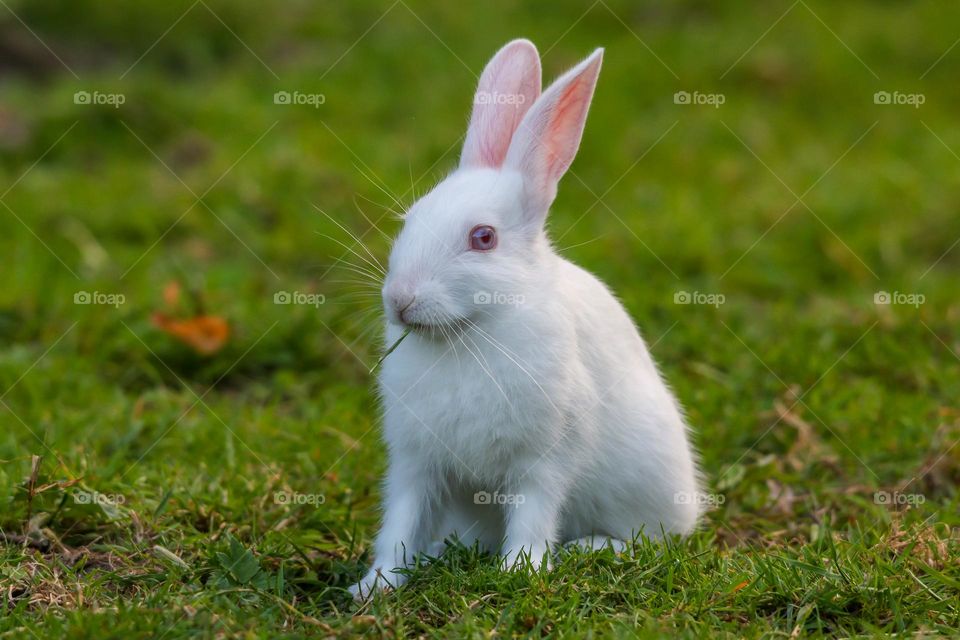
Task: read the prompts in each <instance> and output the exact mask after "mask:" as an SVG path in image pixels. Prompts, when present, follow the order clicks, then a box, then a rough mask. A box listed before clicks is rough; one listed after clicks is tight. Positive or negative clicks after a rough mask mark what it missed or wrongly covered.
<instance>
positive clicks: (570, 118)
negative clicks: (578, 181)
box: [543, 73, 596, 181]
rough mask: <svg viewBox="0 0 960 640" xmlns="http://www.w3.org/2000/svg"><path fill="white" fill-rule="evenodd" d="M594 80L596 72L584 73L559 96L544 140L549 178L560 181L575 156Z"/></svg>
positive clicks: (591, 95)
mask: <svg viewBox="0 0 960 640" xmlns="http://www.w3.org/2000/svg"><path fill="white" fill-rule="evenodd" d="M595 83H596V75H595V74H593V73H583V74H581V75H580V76H579V77H577V78H576V79H575V80H574V81H573V82H571V83H570V86H568V87H566V88H565V89H564V90H563V93H561V94H560V96H559V97H558V98H557V102H556V106H555V107H554V109H553V112H552V113H551V114H550V124H548V125H547V131H546V132H545V135H544V139H543V145H544V152H545V155H546V158H545V160H546V167H545V168H546V172H547V175H546V177H547V179H548V180H551V181H556V180H559V179H560V178H561V177H562V176H563V174H564V172H566V170H567V168H568V167H569V166H570V164H571V163H572V162H573V158H574V156H576V153H577V149H578V148H579V147H580V138H581V136H582V135H583V127H584V124H585V123H586V119H587V109H589V108H590V100H591V98H592V97H593V87H594V84H595Z"/></svg>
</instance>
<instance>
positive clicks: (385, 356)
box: [370, 329, 413, 373]
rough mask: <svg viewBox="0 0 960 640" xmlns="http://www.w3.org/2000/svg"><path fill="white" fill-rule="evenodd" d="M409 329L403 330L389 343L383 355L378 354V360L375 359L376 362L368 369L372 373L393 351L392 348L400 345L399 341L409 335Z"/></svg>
mask: <svg viewBox="0 0 960 640" xmlns="http://www.w3.org/2000/svg"><path fill="white" fill-rule="evenodd" d="M411 331H413V329H407V330H406V331H404V332H403V335H402V336H400V337H399V338H397V341H396V342H394V343H393V344H392V345H390V348H389V349H387V350H386V351H384V352H383V355H382V356H380V359H379V360H377V364H375V365H373V368H372V369H370V373H373V372H374V371H376V370H377V369H379V368H380V365H381V364H383V361H384V360H386V359H387V356H388V355H390V354H391V353H393V350H394V349H396V348H397V347H399V346H400V343H401V342H403V339H404V338H406V337H407V336H408V335H410V332H411Z"/></svg>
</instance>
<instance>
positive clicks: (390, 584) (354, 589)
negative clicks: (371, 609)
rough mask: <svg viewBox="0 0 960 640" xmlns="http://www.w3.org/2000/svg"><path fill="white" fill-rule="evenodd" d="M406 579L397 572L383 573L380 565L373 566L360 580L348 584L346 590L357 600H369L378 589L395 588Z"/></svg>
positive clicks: (387, 589) (388, 589)
mask: <svg viewBox="0 0 960 640" xmlns="http://www.w3.org/2000/svg"><path fill="white" fill-rule="evenodd" d="M406 581H407V578H406V576H403V575H401V574H398V573H384V571H383V569H382V568H380V567H374V568H373V569H370V571H369V572H368V573H367V575H365V576H364V577H363V579H362V580H360V582H358V583H356V584H354V585H352V586H350V587H349V588H348V589H347V590H348V591H349V592H350V595H352V596H353V599H354V600H356V601H357V602H365V601H367V600H369V599H370V598H371V597H372V596H373V594H374V593H376V592H378V591H390V590H392V589H396V588H397V587H399V586H400V585H402V584H403V583H404V582H406Z"/></svg>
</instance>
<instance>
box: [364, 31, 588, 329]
mask: <svg viewBox="0 0 960 640" xmlns="http://www.w3.org/2000/svg"><path fill="white" fill-rule="evenodd" d="M602 57H603V50H602V49H597V50H596V51H595V52H594V53H593V54H592V55H590V57H588V58H587V59H586V60H584V61H583V62H581V63H580V64H579V65H577V66H576V67H574V68H573V69H571V70H570V71H568V72H567V73H565V74H564V75H562V76H561V77H560V78H559V79H557V81H556V82H554V83H553V85H551V86H550V88H549V89H547V91H546V92H544V93H543V95H542V96H541V95H540V59H539V56H538V54H537V50H536V48H535V47H534V46H533V44H532V43H531V42H530V41H528V40H514V41H513V42H510V43H509V44H507V45H506V46H505V47H504V48H503V49H501V50H500V51H499V52H497V54H496V55H495V56H494V57H493V59H492V60H491V61H490V62H489V63H488V64H487V67H486V69H484V71H483V75H482V76H481V77H480V84H479V87H478V89H477V93H476V94H475V96H474V106H473V114H472V116H471V118H470V125H469V128H468V130H467V135H466V140H465V142H464V145H463V152H462V154H461V157H460V165H459V167H458V168H457V169H456V170H455V171H454V172H453V173H452V174H450V175H449V176H448V177H447V178H446V179H444V180H443V181H442V182H441V183H440V184H438V185H437V186H436V187H435V188H434V189H433V190H432V191H430V192H429V193H428V194H427V195H425V196H424V197H422V198H421V199H420V200H418V201H417V202H415V203H414V204H413V205H412V206H411V207H410V209H409V211H407V213H406V215H405V217H404V226H403V229H402V231H401V232H400V235H399V236H398V237H397V239H396V242H395V243H394V246H393V250H392V251H391V254H390V261H389V269H388V274H387V278H386V281H385V283H384V288H383V299H384V306H385V308H386V312H387V318H388V320H389V321H390V322H392V323H394V324H398V325H404V326H407V327H411V328H413V329H415V330H418V331H421V332H423V333H431V332H432V331H433V330H444V329H445V328H446V327H454V328H455V327H456V326H457V325H459V324H460V323H463V322H467V321H474V322H482V321H483V319H484V316H487V315H490V314H497V313H503V312H509V310H511V309H514V308H515V305H511V304H496V303H497V302H507V303H509V302H511V301H512V300H513V301H515V300H522V299H523V298H524V297H528V296H527V293H528V292H529V290H530V288H531V287H535V286H536V283H537V282H538V278H539V277H542V271H543V270H544V269H545V268H547V267H548V266H549V264H550V263H549V259H550V257H551V256H552V255H553V253H552V249H551V248H550V245H549V243H548V242H547V240H546V237H545V234H544V230H543V228H544V220H545V219H546V215H547V210H548V209H549V207H550V204H551V203H552V202H553V199H554V197H555V196H556V192H557V182H558V181H559V180H560V178H561V177H562V176H563V174H564V173H565V172H566V170H567V168H568V167H569V166H570V163H571V162H572V161H573V158H574V155H575V154H576V151H577V148H578V147H579V145H580V137H581V135H582V133H583V127H584V123H585V121H586V117H587V110H588V108H589V106H590V100H591V98H592V97H593V90H594V87H595V85H596V81H597V75H598V74H599V72H600V62H601V59H602Z"/></svg>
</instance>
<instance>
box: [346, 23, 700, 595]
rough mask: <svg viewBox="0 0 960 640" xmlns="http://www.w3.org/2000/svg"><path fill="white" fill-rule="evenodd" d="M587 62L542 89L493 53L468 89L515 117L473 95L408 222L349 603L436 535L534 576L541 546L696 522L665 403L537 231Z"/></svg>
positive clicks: (676, 414) (391, 277)
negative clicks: (530, 569)
mask: <svg viewBox="0 0 960 640" xmlns="http://www.w3.org/2000/svg"><path fill="white" fill-rule="evenodd" d="M600 57H601V51H597V52H595V53H594V55H592V56H591V57H590V58H588V59H587V60H586V61H584V62H583V63H581V64H580V65H579V66H578V67H576V68H575V69H573V70H571V71H570V72H568V73H567V74H565V75H564V76H563V77H561V78H560V79H559V80H557V81H556V82H555V83H554V85H553V86H552V87H551V88H550V89H549V90H548V91H547V92H545V93H544V94H543V96H539V87H540V78H539V76H540V69H539V58H538V57H537V54H536V50H535V49H534V48H533V45H532V44H530V43H529V42H527V41H514V42H513V43H510V44H509V45H507V46H506V47H504V49H502V50H501V51H500V52H499V53H498V54H497V55H496V56H495V57H494V59H493V61H491V63H490V64H489V65H488V66H487V69H486V70H485V71H484V74H483V77H482V78H481V81H480V89H481V92H483V91H488V92H494V93H493V94H494V95H496V92H498V91H499V92H500V94H501V95H514V96H516V95H519V96H520V97H522V98H524V99H523V100H520V101H519V105H524V104H525V105H526V106H516V102H515V103H514V105H515V106H513V107H511V106H509V105H506V106H505V105H503V104H497V103H494V104H492V105H491V104H490V103H489V102H486V103H478V105H481V106H475V107H474V114H473V119H472V120H471V124H470V129H469V131H468V134H467V140H466V142H465V143H464V152H463V156H462V158H461V166H460V169H459V170H458V171H455V172H454V173H452V174H451V175H450V176H448V177H447V178H446V179H445V180H444V181H442V182H441V183H440V184H439V185H437V186H436V187H435V188H434V189H433V190H432V191H431V192H430V193H428V194H427V195H425V196H424V197H423V198H421V199H420V200H419V201H417V202H416V203H415V204H414V205H413V206H412V207H411V208H410V210H409V212H408V214H407V216H406V218H405V222H404V226H403V230H402V231H401V233H400V235H399V237H398V238H397V241H396V243H395V244H394V247H393V250H392V252H391V255H390V263H389V268H388V274H387V279H386V282H385V286H384V291H383V294H384V304H385V309H386V311H387V318H388V322H387V332H386V333H387V336H386V337H387V343H388V344H391V343H394V342H395V341H396V340H397V339H399V338H400V336H401V335H402V334H403V332H404V331H406V330H409V331H411V334H410V335H409V336H408V337H407V338H406V339H405V340H404V341H403V342H401V343H400V345H399V346H398V347H397V348H396V350H395V351H394V352H393V353H392V354H391V355H390V356H389V357H387V359H386V360H385V361H384V363H383V366H382V369H381V374H380V381H379V382H380V392H381V396H382V399H383V405H384V432H385V439H386V442H387V444H388V447H389V454H390V465H389V470H388V472H387V478H386V483H385V496H384V503H385V514H384V521H383V525H382V528H381V530H380V533H379V535H378V537H377V542H376V545H375V549H374V555H375V560H374V565H373V567H372V568H371V570H370V572H369V573H368V574H367V576H366V577H365V578H364V579H363V580H362V581H361V582H360V583H358V584H357V585H355V586H354V587H353V592H354V594H355V595H357V596H360V597H365V596H367V595H369V593H370V592H371V591H373V590H374V589H376V588H378V587H382V586H384V585H385V584H393V585H396V584H398V583H400V582H402V577H401V576H400V575H399V574H396V573H393V572H392V570H393V569H395V568H398V567H403V566H406V565H407V564H408V563H409V562H410V561H411V560H412V559H413V558H414V556H416V555H417V554H419V553H422V552H435V551H436V548H435V547H434V546H433V543H436V542H438V541H442V540H444V539H445V538H450V537H457V538H459V539H460V540H461V541H462V542H465V543H467V544H470V543H472V542H473V541H475V540H476V541H479V542H480V544H481V545H482V546H483V547H484V548H487V549H489V550H491V551H494V552H496V551H498V550H501V549H502V551H503V552H504V554H505V556H506V558H505V564H506V566H508V567H512V566H517V564H518V563H516V560H517V559H518V557H520V556H521V555H523V556H525V557H528V558H529V560H530V562H531V563H532V564H533V565H534V566H539V564H540V562H541V561H542V558H544V557H546V555H545V554H546V553H547V551H548V550H549V548H550V546H551V545H555V544H558V543H563V542H566V541H572V540H581V539H587V543H588V544H589V540H590V539H591V538H593V539H595V540H607V539H613V540H629V539H632V538H633V537H634V536H635V535H637V534H638V533H640V532H643V533H645V534H646V535H649V536H658V535H660V533H661V531H666V532H668V533H681V534H683V533H687V532H689V531H690V530H691V529H692V528H693V527H694V526H695V524H696V520H697V516H698V506H697V503H698V501H697V500H696V499H695V497H696V495H697V471H696V466H695V461H694V456H693V453H692V451H691V448H690V446H689V444H688V442H687V435H686V426H685V424H684V421H683V418H682V416H681V412H680V409H679V405H678V403H677V402H676V400H675V399H674V397H673V395H672V394H671V393H670V391H669V390H668V388H667V386H666V385H665V383H664V382H663V380H662V379H661V377H660V375H659V373H658V371H657V368H656V365H655V364H654V362H653V360H652V358H651V357H650V354H649V352H648V350H647V347H646V345H645V344H644V342H643V340H642V339H641V337H640V335H639V333H638V331H637V329H636V327H635V326H634V324H633V322H632V320H631V319H630V317H629V316H628V315H627V313H626V311H625V310H624V309H623V307H622V306H621V305H620V303H619V302H618V301H617V300H616V298H614V296H613V295H612V294H611V293H610V291H609V290H608V289H607V288H606V287H605V286H604V285H603V284H602V283H601V282H600V281H599V280H598V279H597V278H595V277H594V276H593V275H591V274H590V273H588V272H587V271H585V270H583V269H581V268H580V267H578V266H576V265H574V264H572V263H570V262H569V261H567V260H565V259H564V258H562V257H560V256H559V255H557V253H556V252H555V251H554V250H553V248H552V247H551V246H550V243H549V241H548V239H547V237H546V233H545V231H544V220H545V218H546V215H547V210H548V209H549V206H550V204H551V202H552V201H553V198H554V196H555V193H556V182H557V181H558V180H559V178H560V176H562V175H563V173H564V172H565V171H566V169H567V166H568V165H569V163H570V161H572V159H573V155H574V153H575V152H576V148H577V146H578V145H579V140H580V134H581V132H582V128H583V122H584V121H585V119H586V112H587V107H588V106H589V102H590V98H591V97H592V93H593V86H594V83H595V81H596V77H597V74H598V73H599V69H600ZM478 95H480V92H478ZM538 96H539V98H538Z"/></svg>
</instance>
